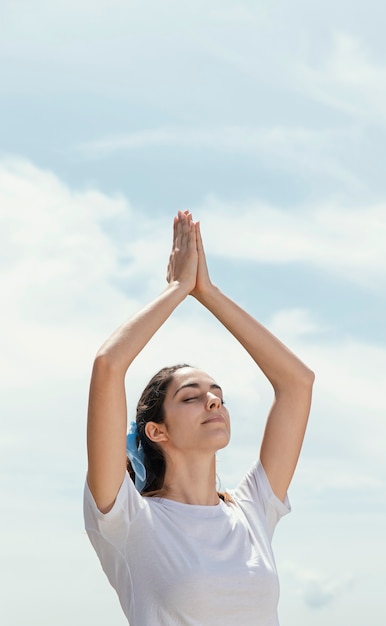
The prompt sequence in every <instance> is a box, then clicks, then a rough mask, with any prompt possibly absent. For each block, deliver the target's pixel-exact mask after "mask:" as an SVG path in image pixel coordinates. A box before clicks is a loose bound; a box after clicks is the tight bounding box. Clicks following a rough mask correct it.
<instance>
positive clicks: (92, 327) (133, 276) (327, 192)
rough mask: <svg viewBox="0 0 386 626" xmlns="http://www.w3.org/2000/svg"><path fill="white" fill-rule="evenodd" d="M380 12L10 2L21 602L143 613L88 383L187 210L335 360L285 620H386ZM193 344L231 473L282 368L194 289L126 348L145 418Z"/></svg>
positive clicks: (233, 273)
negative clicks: (92, 510)
mask: <svg viewBox="0 0 386 626" xmlns="http://www.w3.org/2000/svg"><path fill="white" fill-rule="evenodd" d="M385 20H386V8H385V5H384V3H383V2H381V1H380V0H379V1H377V0H368V2H366V3H363V2H359V0H354V1H350V2H349V1H348V0H334V1H332V0H325V1H324V2H320V1H319V0H316V1H315V2H312V3H310V2H307V1H306V0H293V1H292V2H284V1H281V0H271V1H265V2H264V1H259V2H258V1H256V0H254V1H252V0H249V1H248V0H238V1H237V2H234V1H233V2H231V1H230V0H213V1H212V2H209V3H208V2H203V1H202V0H195V1H192V0H186V1H185V2H177V1H176V0H164V1H163V2H160V1H158V2H157V1H156V0H142V2H138V1H129V0H125V1H123V0H109V1H108V2H107V0H93V2H90V1H88V0H83V1H82V2H79V1H78V2H74V1H73V0H66V1H65V2H64V1H63V0H56V1H55V2H54V3H48V2H46V1H43V0H29V1H27V0H12V1H11V0H3V2H2V3H1V5H0V102H1V104H0V108H1V115H0V219H1V228H0V240H1V253H0V264H1V272H0V285H1V318H2V324H1V331H0V342H1V350H0V369H1V376H0V387H1V391H0V398H1V399H0V402H1V411H0V420H1V438H0V459H1V460H0V467H1V483H2V499H1V516H0V562H1V569H0V577H1V588H2V592H3V599H2V606H1V608H0V616H1V623H3V624H6V625H7V626H25V624H32V625H36V626H38V625H39V626H52V624H53V623H54V624H56V626H70V624H71V626H73V625H74V624H75V625H77V624H86V625H87V624H92V625H93V626H104V625H105V624H106V623H109V624H114V625H115V626H120V625H122V626H123V625H124V624H125V620H124V616H123V613H122V611H121V609H120V607H119V604H118V600H117V598H116V596H115V592H114V591H113V590H112V589H111V588H110V586H109V584H108V582H107V579H106V578H105V576H104V574H103V572H102V570H101V568H100V565H99V563H98V561H97V558H96V556H95V554H94V552H93V550H92V547H91V544H89V542H88V539H87V536H86V535H85V532H84V530H83V519H82V492H83V485H84V480H85V472H86V447H85V427H86V412H87V395H88V384H89V378H90V372H91V367H92V362H93V358H94V355H95V353H96V351H97V349H98V348H99V346H100V345H101V344H102V343H103V341H104V340H105V339H106V338H107V337H108V335H109V334H110V333H111V332H112V331H113V330H114V329H115V328H116V327H117V326H118V325H119V324H120V323H121V322H122V321H124V320H125V319H127V318H128V317H129V316H130V315H131V314H133V313H134V312H136V311H137V310H138V309H139V308H140V307H141V306H143V305H144V304H145V303H147V302H148V301H149V300H151V299H152V298H153V297H154V296H156V295H157V294H158V293H159V292H160V291H162V290H163V288H164V286H165V275H166V265H167V260H168V255H169V252H170V245H171V235H172V221H173V216H174V215H175V214H176V212H177V211H178V210H185V209H189V210H191V211H192V213H193V217H194V219H198V220H200V222H201V230H202V233H203V238H204V244H205V248H206V251H207V258H208V264H209V268H210V272H211V277H212V280H213V282H215V283H216V284H217V285H218V286H219V287H220V288H221V289H222V290H223V291H224V292H225V293H227V294H228V295H229V296H230V297H231V298H233V299H234V300H236V301H237V302H238V303H239V304H241V305H242V306H243V307H244V308H246V309H247V310H248V311H249V312H250V313H251V314H252V315H254V316H255V317H256V318H257V319H259V320H260V321H261V322H262V323H263V324H265V325H266V326H267V327H268V328H269V329H270V330H271V331H273V332H274V333H275V334H277V335H278V336H279V337H280V339H282V340H283V341H284V342H285V343H286V344H287V345H288V346H289V347H290V348H291V349H292V350H293V351H294V352H295V353H296V354H298V355H299V356H300V357H301V358H302V359H303V360H304V361H305V362H306V363H307V364H308V365H309V366H310V367H311V368H312V369H313V370H314V371H315V373H316V383H315V391H314V401H313V406H312V412H311V417H310V422H309V428H308V431H307V435H306V439H305V443H304V447H303V451H302V455H301V459H300V461H299V464H298V468H297V471H296V474H295V477H294V479H293V483H292V485H291V488H290V492H289V496H290V500H291V503H292V509H293V511H292V513H291V515H290V516H288V517H286V518H285V519H283V520H282V521H281V522H280V525H279V526H278V528H277V530H276V533H275V537H274V550H275V555H276V562H277V566H278V570H279V575H280V581H281V599H280V605H279V615H280V623H281V626H299V625H307V626H322V625H323V626H325V625H326V624H329V626H342V624H344V625H345V626H346V625H349V626H364V624H369V623H371V625H372V626H384V624H385V621H386V604H385V599H384V586H385V581H386V565H385V563H386V539H385V527H386V498H385V495H386V400H385V389H386V327H385V318H386V315H385V313H386V311H385V288H386V177H385V175H384V169H385V163H384V156H385V150H386V89H385V84H386V43H385V38H384V23H385ZM181 360H182V361H187V362H190V363H192V364H194V365H196V366H198V367H201V368H202V369H204V370H205V371H208V372H209V373H210V374H211V375H212V376H214V377H215V378H216V380H218V381H219V382H220V384H221V386H222V387H223V388H224V391H225V398H226V401H227V406H228V409H229V410H230V412H231V416H232V441H231V444H230V446H229V447H228V448H226V449H225V450H224V451H222V452H221V453H220V454H219V455H218V474H219V478H220V480H221V486H222V487H223V488H225V487H232V486H235V484H236V483H237V482H238V480H239V479H240V478H241V477H242V475H243V474H244V472H245V471H246V470H247V469H248V467H249V466H250V465H251V463H252V462H253V461H254V459H255V458H256V455H257V454H258V450H259V446H260V441H261V436H262V431H263V428H264V422H265V418H266V415H267V412H268V410H269V406H270V403H271V401H272V392H271V388H270V385H269V384H268V383H267V381H266V380H265V379H264V377H263V375H262V374H261V373H260V372H259V370H258V369H257V368H256V366H255V365H254V364H253V363H252V362H251V360H250V358H249V357H248V356H247V355H245V354H244V351H243V350H242V348H241V347H240V346H239V345H238V344H237V343H236V341H235V340H234V339H233V338H232V337H231V336H230V335H229V334H228V333H227V332H226V331H225V330H224V329H223V328H221V326H220V325H219V323H218V322H217V321H216V320H214V319H213V318H212V317H211V315H210V314H209V313H208V312H207V311H205V310H204V309H203V308H201V307H200V305H199V304H198V303H197V302H196V301H194V300H193V299H188V300H186V301H185V302H184V303H183V304H182V305H181V306H180V307H179V309H178V310H177V311H176V312H175V313H174V314H173V316H172V317H171V318H170V319H169V320H168V322H167V323H166V324H165V325H164V327H163V328H162V329H161V330H160V331H159V333H158V334H157V335H156V337H155V338H154V339H153V340H152V341H151V342H150V344H149V345H148V346H147V347H146V349H145V350H144V351H143V353H141V355H140V356H139V357H138V359H137V360H136V361H135V363H134V364H133V366H132V368H130V371H129V373H128V375H127V379H126V386H127V395H128V412H129V417H130V418H131V417H133V415H134V411H135V405H136V401H137V399H138V396H139V394H140V392H141V390H142V388H143V387H144V386H145V384H146V382H147V380H148V379H149V378H150V376H151V375H152V374H153V373H154V372H155V371H157V369H159V367H162V366H163V365H167V364H172V363H174V362H179V361H181Z"/></svg>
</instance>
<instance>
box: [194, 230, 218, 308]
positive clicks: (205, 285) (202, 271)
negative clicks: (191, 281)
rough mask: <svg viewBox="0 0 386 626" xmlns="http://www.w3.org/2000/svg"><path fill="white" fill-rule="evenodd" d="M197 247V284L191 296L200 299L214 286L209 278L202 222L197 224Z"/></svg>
mask: <svg viewBox="0 0 386 626" xmlns="http://www.w3.org/2000/svg"><path fill="white" fill-rule="evenodd" d="M195 229H196V245H197V255H198V263H197V277H196V284H195V287H194V289H193V291H191V295H192V296H195V297H196V298H197V299H199V296H200V294H203V293H204V292H205V291H208V290H209V289H210V288H212V287H213V284H212V282H211V280H210V278H209V272H208V266H207V263H206V257H205V252H204V246H203V243H202V237H201V231H200V222H196V224H195Z"/></svg>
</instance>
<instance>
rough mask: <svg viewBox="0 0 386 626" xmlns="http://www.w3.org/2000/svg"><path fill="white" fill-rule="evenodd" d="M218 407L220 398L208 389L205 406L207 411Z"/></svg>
mask: <svg viewBox="0 0 386 626" xmlns="http://www.w3.org/2000/svg"><path fill="white" fill-rule="evenodd" d="M220 407H221V398H219V397H218V396H216V395H215V394H214V393H210V391H209V392H208V394H207V399H206V408H207V409H208V411H212V410H213V409H219V408H220Z"/></svg>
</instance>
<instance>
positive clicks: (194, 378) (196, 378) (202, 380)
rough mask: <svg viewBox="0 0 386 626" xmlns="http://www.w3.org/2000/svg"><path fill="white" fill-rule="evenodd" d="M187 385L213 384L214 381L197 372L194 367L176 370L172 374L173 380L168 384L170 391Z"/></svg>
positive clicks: (203, 373)
mask: <svg viewBox="0 0 386 626" xmlns="http://www.w3.org/2000/svg"><path fill="white" fill-rule="evenodd" d="M188 383H198V384H202V385H205V384H209V385H212V384H215V383H216V381H215V380H214V379H213V378H212V376H209V374H207V373H206V372H203V371H202V370H199V369H197V368H195V367H181V369H179V370H177V371H176V372H174V374H173V380H172V382H171V383H170V390H171V391H172V390H173V389H174V390H175V389H178V388H179V387H180V386H181V385H186V384H188Z"/></svg>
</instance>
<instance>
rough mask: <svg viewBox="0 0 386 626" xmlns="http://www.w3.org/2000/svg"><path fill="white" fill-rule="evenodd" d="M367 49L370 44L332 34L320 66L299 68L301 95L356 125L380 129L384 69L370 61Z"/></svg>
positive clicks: (383, 118)
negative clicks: (360, 122)
mask: <svg viewBox="0 0 386 626" xmlns="http://www.w3.org/2000/svg"><path fill="white" fill-rule="evenodd" d="M370 46H371V42H363V41H361V40H360V39H359V38H358V37H355V36H353V35H351V34H348V33H345V32H342V31H336V32H335V33H334V37H333V47H332V50H331V51H330V54H329V55H328V56H327V57H326V59H325V61H324V63H322V64H321V65H320V66H318V67H315V66H314V67H312V66H310V65H308V66H303V67H302V70H301V72H302V74H303V76H302V83H303V87H304V89H305V91H306V92H308V93H310V94H312V95H313V97H315V98H317V99H318V100H319V101H322V102H325V103H327V104H329V105H330V106H332V107H334V108H336V109H338V110H342V111H345V112H346V113H348V114H349V115H350V116H353V117H355V118H356V119H357V120H358V121H359V120H361V121H362V122H366V123H369V124H372V125H373V124H380V125H382V126H384V124H385V121H386V116H385V105H386V95H385V90H384V88H383V86H384V84H385V81H386V66H382V65H380V64H377V63H376V62H375V61H374V60H372V59H371V58H370V57H371V54H370V50H371V48H370Z"/></svg>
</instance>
